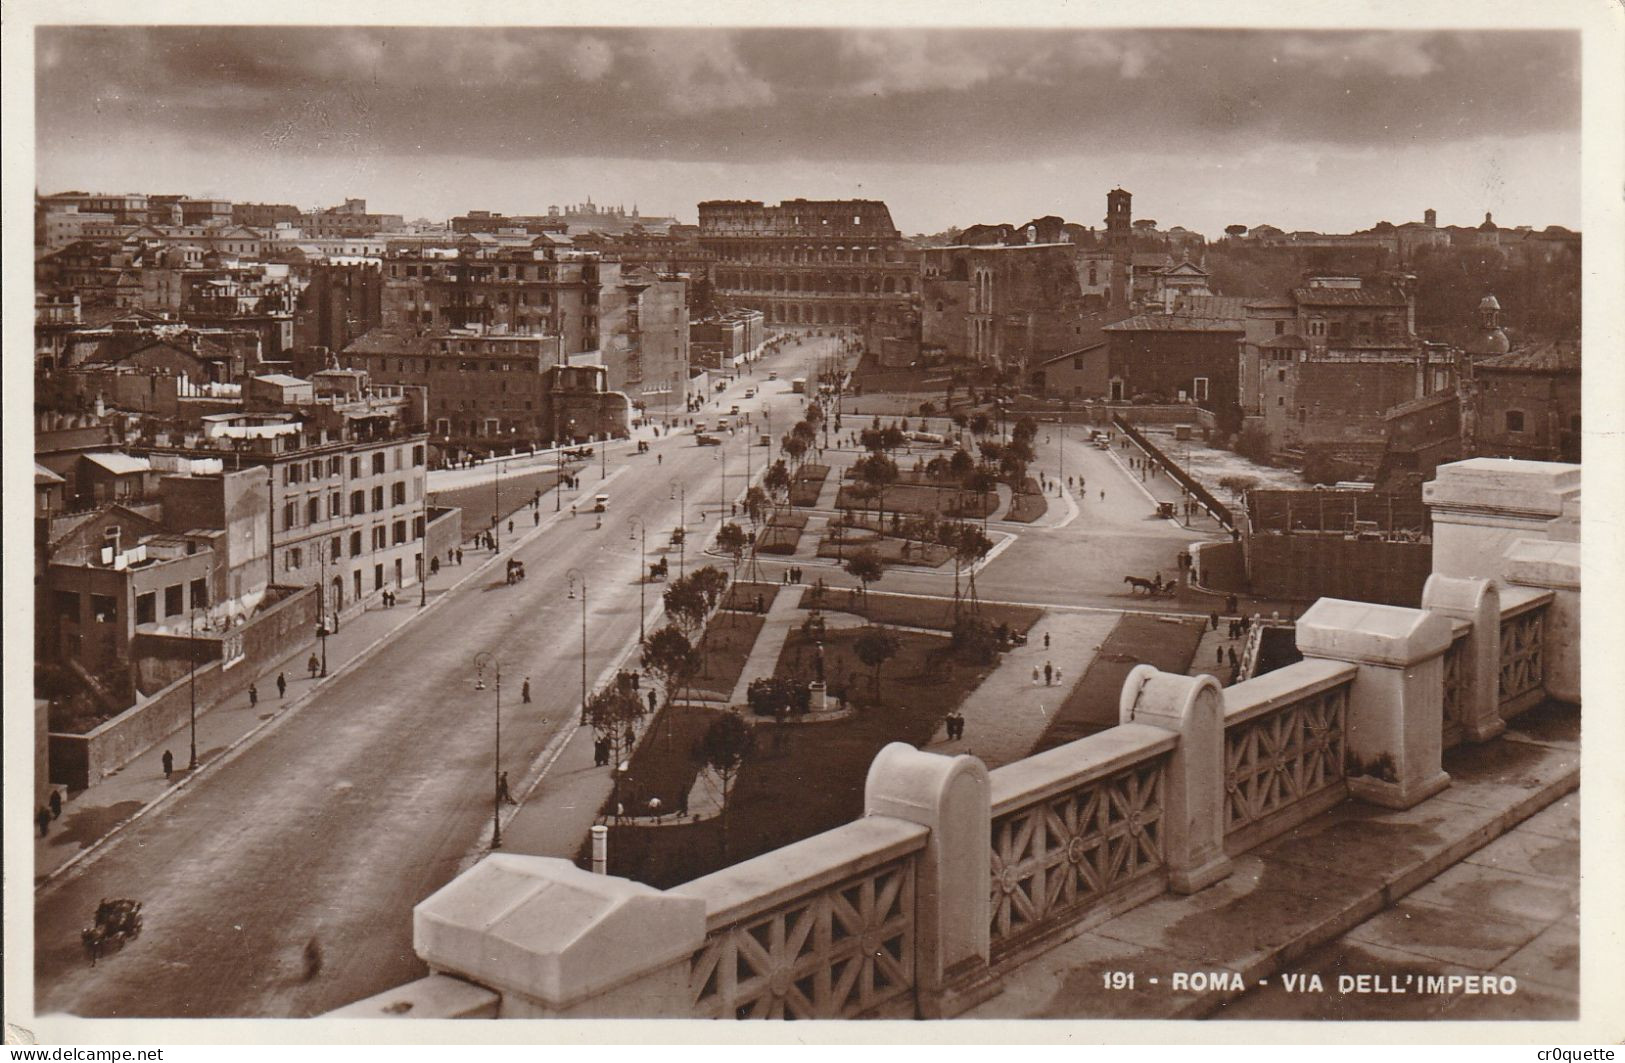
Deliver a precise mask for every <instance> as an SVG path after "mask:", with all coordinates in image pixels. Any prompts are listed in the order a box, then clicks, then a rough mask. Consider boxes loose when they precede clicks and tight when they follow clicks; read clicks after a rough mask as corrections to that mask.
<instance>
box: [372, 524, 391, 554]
mask: <svg viewBox="0 0 1625 1063" xmlns="http://www.w3.org/2000/svg"><path fill="white" fill-rule="evenodd" d="M387 534H388V533H387V532H386V531H385V530H384V526H383V525H382V524H380V525H378V527H376V528H374V529H373V530H372V548H373V549H374V550H382V549H383V548H384V547H385V546H387V545H389V544H388V543H387V542H386V541H385V536H386V535H387Z"/></svg>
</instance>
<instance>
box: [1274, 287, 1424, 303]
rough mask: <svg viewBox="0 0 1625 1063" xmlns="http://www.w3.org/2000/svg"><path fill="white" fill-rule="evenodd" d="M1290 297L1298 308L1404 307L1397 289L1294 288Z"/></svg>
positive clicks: (1403, 300) (1402, 296) (1403, 298)
mask: <svg viewBox="0 0 1625 1063" xmlns="http://www.w3.org/2000/svg"><path fill="white" fill-rule="evenodd" d="M1292 297H1293V298H1294V299H1296V300H1297V301H1298V305H1299V306H1405V305H1407V301H1406V299H1405V296H1404V295H1403V294H1402V293H1401V292H1399V291H1398V290H1397V289H1394V288H1389V287H1374V288H1294V289H1292Z"/></svg>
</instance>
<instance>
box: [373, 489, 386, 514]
mask: <svg viewBox="0 0 1625 1063" xmlns="http://www.w3.org/2000/svg"><path fill="white" fill-rule="evenodd" d="M383 508H384V487H383V485H382V484H379V485H378V486H377V487H374V488H373V489H372V509H373V512H374V513H376V512H377V511H378V510H380V509H383Z"/></svg>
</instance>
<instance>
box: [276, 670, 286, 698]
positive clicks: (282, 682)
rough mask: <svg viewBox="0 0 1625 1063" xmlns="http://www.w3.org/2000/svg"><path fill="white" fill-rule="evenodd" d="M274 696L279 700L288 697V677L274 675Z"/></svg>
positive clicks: (278, 674) (280, 674)
mask: <svg viewBox="0 0 1625 1063" xmlns="http://www.w3.org/2000/svg"><path fill="white" fill-rule="evenodd" d="M276 696H277V697H279V698H285V697H287V696H288V677H287V676H285V675H283V674H282V673H281V672H278V673H277V674H276Z"/></svg>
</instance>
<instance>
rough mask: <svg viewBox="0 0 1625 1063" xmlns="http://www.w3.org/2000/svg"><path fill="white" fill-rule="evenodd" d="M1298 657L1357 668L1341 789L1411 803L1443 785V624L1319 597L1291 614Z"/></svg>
mask: <svg viewBox="0 0 1625 1063" xmlns="http://www.w3.org/2000/svg"><path fill="white" fill-rule="evenodd" d="M1297 640H1298V650H1299V651H1300V652H1301V653H1302V654H1303V655H1304V657H1305V658H1310V659H1314V658H1319V659H1322V660H1333V661H1344V662H1347V663H1349V664H1353V665H1355V666H1356V667H1357V668H1358V669H1359V671H1358V673H1357V674H1356V675H1355V677H1354V683H1353V685H1352V686H1351V688H1350V690H1349V707H1348V787H1349V792H1350V793H1352V794H1354V795H1355V796H1356V797H1361V798H1364V799H1365V800H1367V801H1370V802H1372V803H1373V804H1378V805H1382V806H1384V807H1387V808H1410V807H1412V806H1413V805H1416V804H1418V803H1420V802H1421V801H1424V800H1426V799H1427V798H1429V797H1432V796H1433V795H1434V794H1436V793H1438V792H1439V791H1440V790H1443V789H1444V788H1445V787H1446V786H1448V785H1450V776H1448V775H1446V774H1445V772H1444V769H1443V768H1442V767H1441V764H1440V757H1441V754H1442V751H1443V744H1444V743H1443V727H1444V654H1445V652H1446V651H1447V650H1448V649H1449V648H1450V642H1451V629H1450V621H1449V620H1447V619H1446V618H1445V617H1443V616H1440V615H1437V614H1434V613H1430V612H1426V611H1424V610H1421V609H1406V608H1402V607H1400V606H1393V605H1373V604H1371V603H1369V602H1350V601H1343V600H1341V599H1338V598H1322V599H1320V600H1319V601H1318V602H1316V603H1315V604H1314V605H1313V606H1311V607H1310V608H1309V611H1308V612H1306V613H1304V614H1303V616H1302V617H1300V618H1299V619H1298V627H1297Z"/></svg>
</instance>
